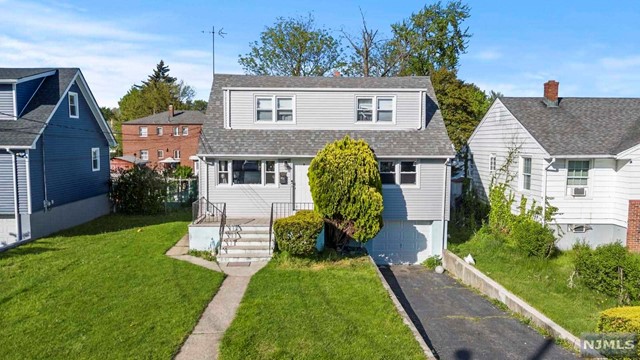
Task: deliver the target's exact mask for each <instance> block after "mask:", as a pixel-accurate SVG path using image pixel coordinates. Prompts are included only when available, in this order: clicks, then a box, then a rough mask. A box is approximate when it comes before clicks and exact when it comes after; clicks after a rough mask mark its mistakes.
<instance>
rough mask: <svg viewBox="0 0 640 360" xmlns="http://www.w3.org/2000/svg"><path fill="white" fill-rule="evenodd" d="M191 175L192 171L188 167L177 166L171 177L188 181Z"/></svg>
mask: <svg viewBox="0 0 640 360" xmlns="http://www.w3.org/2000/svg"><path fill="white" fill-rule="evenodd" d="M192 175H193V169H191V168H190V167H188V166H183V165H178V166H177V167H176V169H175V170H174V171H173V177H176V178H179V179H188V178H190V177H191V176H192Z"/></svg>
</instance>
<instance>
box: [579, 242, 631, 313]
mask: <svg viewBox="0 0 640 360" xmlns="http://www.w3.org/2000/svg"><path fill="white" fill-rule="evenodd" d="M573 250H574V251H575V260H574V265H575V269H576V273H577V274H578V276H579V277H580V281H581V282H582V283H583V284H584V285H585V286H587V287H588V288H590V289H593V290H596V291H598V292H600V293H603V294H606V295H609V296H613V297H617V298H618V301H619V303H621V304H626V303H629V302H630V301H637V300H640V257H638V256H637V255H634V254H630V253H629V252H628V251H627V249H626V248H625V247H624V246H623V245H622V244H621V243H613V244H607V245H600V246H598V247H597V248H596V249H595V250H594V249H591V248H590V247H589V245H587V244H585V243H577V244H576V245H574V246H573Z"/></svg>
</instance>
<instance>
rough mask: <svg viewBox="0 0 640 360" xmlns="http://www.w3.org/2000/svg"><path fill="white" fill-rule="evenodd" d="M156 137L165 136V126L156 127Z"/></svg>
mask: <svg viewBox="0 0 640 360" xmlns="http://www.w3.org/2000/svg"><path fill="white" fill-rule="evenodd" d="M156 135H158V136H162V135H164V127H163V126H156Z"/></svg>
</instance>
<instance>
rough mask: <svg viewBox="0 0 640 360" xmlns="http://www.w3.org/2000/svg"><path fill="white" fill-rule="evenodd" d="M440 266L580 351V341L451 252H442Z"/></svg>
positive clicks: (464, 282)
mask: <svg viewBox="0 0 640 360" xmlns="http://www.w3.org/2000/svg"><path fill="white" fill-rule="evenodd" d="M442 264H443V266H444V268H445V269H447V271H449V272H450V273H451V274H452V275H454V276H455V277H457V278H458V279H460V281H462V283H463V284H466V285H469V286H471V287H473V288H475V289H478V290H480V292H482V293H483V294H485V295H487V296H488V297H490V298H492V299H496V300H499V301H500V302H502V303H503V304H505V305H507V307H508V308H509V309H510V310H511V311H513V312H514V313H516V314H520V315H522V316H524V317H525V318H527V319H530V320H531V322H532V323H533V324H535V325H536V326H537V327H540V328H542V329H545V330H546V331H548V332H549V333H550V334H551V335H552V336H553V337H555V338H559V339H563V340H566V341H567V342H569V343H570V344H571V345H573V347H574V348H575V349H576V350H580V339H579V338H578V337H576V336H575V335H573V334H571V333H570V332H569V331H567V330H565V329H564V328H563V327H561V326H560V325H558V324H556V323H555V322H554V321H553V320H551V319H549V318H548V317H546V316H545V315H544V314H542V313H541V312H540V311H538V310H536V309H534V308H533V307H532V306H531V305H529V304H527V303H526V302H525V301H524V300H522V299H521V298H519V297H517V296H516V295H514V294H513V293H511V292H510V291H509V290H507V289H505V288H504V287H503V286H502V285H500V284H498V283H497V282H495V281H494V280H493V279H491V278H489V277H488V276H486V275H485V274H483V273H482V272H481V271H480V270H478V269H476V268H475V267H473V266H472V265H469V264H467V263H466V262H465V261H464V260H462V259H460V258H459V257H458V256H456V255H455V254H453V253H452V252H450V251H444V253H443V256H442Z"/></svg>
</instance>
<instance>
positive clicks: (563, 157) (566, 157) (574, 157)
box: [552, 154, 616, 159]
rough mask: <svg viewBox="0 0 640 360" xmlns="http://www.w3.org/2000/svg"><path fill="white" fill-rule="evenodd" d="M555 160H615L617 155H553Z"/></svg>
mask: <svg viewBox="0 0 640 360" xmlns="http://www.w3.org/2000/svg"><path fill="white" fill-rule="evenodd" d="M552 156H553V158H554V159H587V158H588V159H615V158H616V155H589V154H584V155H552Z"/></svg>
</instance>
